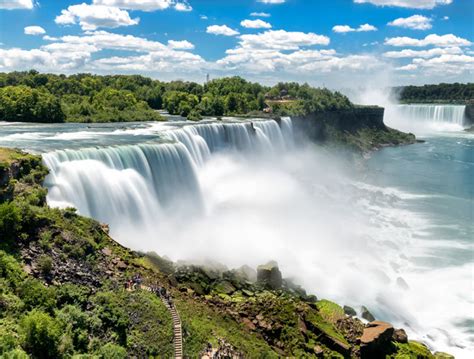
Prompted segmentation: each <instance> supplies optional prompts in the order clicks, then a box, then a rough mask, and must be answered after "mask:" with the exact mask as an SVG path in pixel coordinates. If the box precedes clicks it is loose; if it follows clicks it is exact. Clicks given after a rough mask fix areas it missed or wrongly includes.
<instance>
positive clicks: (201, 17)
mask: <svg viewBox="0 0 474 359" xmlns="http://www.w3.org/2000/svg"><path fill="white" fill-rule="evenodd" d="M199 18H200V19H201V20H207V19H209V18H208V17H207V16H206V15H199Z"/></svg>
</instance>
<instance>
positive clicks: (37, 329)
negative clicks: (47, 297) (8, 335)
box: [21, 309, 61, 358]
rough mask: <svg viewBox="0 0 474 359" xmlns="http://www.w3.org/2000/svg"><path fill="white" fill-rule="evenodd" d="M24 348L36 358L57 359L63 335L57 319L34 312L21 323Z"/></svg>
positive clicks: (43, 313)
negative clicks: (60, 339)
mask: <svg viewBox="0 0 474 359" xmlns="http://www.w3.org/2000/svg"><path fill="white" fill-rule="evenodd" d="M21 330H22V332H23V336H24V348H25V349H26V351H27V352H28V353H30V354H31V355H32V356H34V357H35V358H56V357H57V356H58V344H59V338H60V334H61V330H60V327H59V325H58V323H57V322H56V320H55V319H53V318H52V317H51V316H50V315H48V314H47V313H45V312H42V311H39V310H36V309H35V310H32V311H31V312H29V313H28V314H27V315H26V316H25V317H24V318H23V320H22V321H21Z"/></svg>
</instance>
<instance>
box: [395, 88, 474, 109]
mask: <svg viewBox="0 0 474 359" xmlns="http://www.w3.org/2000/svg"><path fill="white" fill-rule="evenodd" d="M392 91H393V93H394V95H395V96H396V97H397V98H398V100H399V101H400V102H402V103H460V104H465V103H469V102H472V101H474V83H465V84H461V83H453V84H446V83H441V84H438V85H423V86H403V87H395V88H393V89H392Z"/></svg>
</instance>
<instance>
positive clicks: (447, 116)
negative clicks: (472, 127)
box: [397, 105, 466, 126]
mask: <svg viewBox="0 0 474 359" xmlns="http://www.w3.org/2000/svg"><path fill="white" fill-rule="evenodd" d="M465 109H466V106H462V105H398V106H397V110H398V111H399V113H400V114H401V115H402V116H404V117H407V120H412V121H424V122H435V123H449V124H455V125H458V126H464V121H465V116H464V113H465Z"/></svg>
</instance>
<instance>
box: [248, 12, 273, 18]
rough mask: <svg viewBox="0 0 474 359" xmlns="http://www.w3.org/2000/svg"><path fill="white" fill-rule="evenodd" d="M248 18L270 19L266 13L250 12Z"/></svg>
mask: <svg viewBox="0 0 474 359" xmlns="http://www.w3.org/2000/svg"><path fill="white" fill-rule="evenodd" d="M250 16H254V17H270V16H271V15H270V14H269V13H267V12H252V13H251V14H250Z"/></svg>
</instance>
